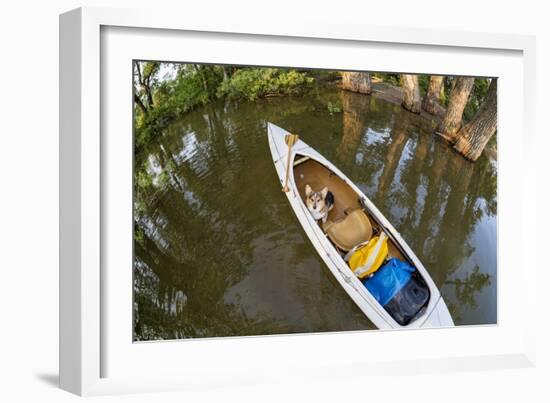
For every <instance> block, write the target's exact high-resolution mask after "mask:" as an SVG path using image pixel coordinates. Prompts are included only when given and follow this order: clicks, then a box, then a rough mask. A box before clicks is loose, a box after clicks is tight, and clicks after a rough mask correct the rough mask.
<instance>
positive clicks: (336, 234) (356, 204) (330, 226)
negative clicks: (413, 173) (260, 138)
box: [293, 155, 430, 326]
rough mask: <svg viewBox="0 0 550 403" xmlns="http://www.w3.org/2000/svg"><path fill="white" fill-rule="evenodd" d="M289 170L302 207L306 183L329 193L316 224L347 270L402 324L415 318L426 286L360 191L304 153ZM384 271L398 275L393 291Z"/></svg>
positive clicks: (424, 301)
mask: <svg viewBox="0 0 550 403" xmlns="http://www.w3.org/2000/svg"><path fill="white" fill-rule="evenodd" d="M293 171H294V180H295V183H296V187H297V189H298V192H299V194H300V198H301V199H302V201H303V203H304V207H305V208H306V209H307V195H306V185H309V186H310V187H311V189H312V190H313V191H315V192H319V191H321V190H322V189H324V188H325V187H326V188H328V190H329V191H330V192H331V193H332V194H333V196H334V204H333V206H332V208H331V209H330V211H329V212H328V217H327V219H326V221H325V222H324V223H323V222H322V221H321V220H319V221H318V225H319V227H320V228H321V229H322V231H323V232H324V233H325V235H326V237H327V238H328V240H329V241H330V243H331V244H332V245H333V246H334V249H336V251H337V252H338V253H339V254H340V256H341V257H342V259H344V261H345V262H346V264H347V266H348V268H349V269H350V270H351V272H352V273H353V274H354V275H355V276H357V277H358V278H359V279H360V280H361V282H362V283H363V284H364V285H365V287H366V288H367V289H368V290H369V292H370V293H371V294H372V295H373V296H375V297H376V299H377V301H378V302H379V303H380V304H381V305H382V306H383V307H384V309H385V310H386V311H387V312H388V313H389V314H390V315H391V316H392V317H393V319H394V320H395V321H396V322H398V323H399V324H400V325H402V326H406V325H407V324H409V323H411V322H412V321H414V320H415V319H417V318H418V317H420V316H421V315H422V314H423V313H424V311H425V309H426V307H427V305H428V302H429V298H430V291H429V287H428V286H427V284H426V281H425V280H424V279H423V277H422V276H421V275H420V273H419V272H418V270H417V269H416V268H415V267H414V265H413V263H412V261H411V259H410V258H409V257H408V256H407V255H406V254H405V252H404V251H403V248H402V247H401V246H400V245H399V244H398V243H397V242H396V241H395V240H394V238H393V237H392V235H391V234H389V233H388V232H387V231H386V229H385V228H384V227H383V226H382V225H381V224H380V223H379V221H378V220H377V219H376V217H375V215H374V214H373V213H372V212H371V211H370V210H369V208H368V206H367V204H366V202H365V201H364V200H362V199H361V197H360V195H359V194H358V193H356V192H355V190H353V188H352V187H351V186H350V185H349V184H348V183H347V182H346V181H345V180H343V179H342V178H341V177H340V176H339V175H337V174H335V173H334V172H332V171H331V170H330V169H329V168H327V167H326V166H325V165H323V164H321V163H319V162H317V161H316V160H314V159H312V158H310V157H308V156H303V155H296V156H295V158H294V164H293ZM360 252H361V253H363V254H364V256H361V253H360ZM384 276H386V277H387V278H391V279H394V278H395V279H398V280H399V279H400V281H401V283H402V284H401V283H399V284H397V283H395V281H394V285H393V288H395V289H398V291H399V292H397V291H396V293H395V295H390V294H391V293H389V291H392V290H393V289H392V290H389V291H388V289H387V284H388V282H387V279H384V278H383V277H384ZM396 281H397V280H396ZM378 283H380V284H385V285H384V287H386V289H383V290H380V286H378V285H377V284H378ZM398 286H399V287H400V288H399V287H398ZM386 291H388V292H386ZM393 291H395V290H393ZM388 295H389V296H391V298H388Z"/></svg>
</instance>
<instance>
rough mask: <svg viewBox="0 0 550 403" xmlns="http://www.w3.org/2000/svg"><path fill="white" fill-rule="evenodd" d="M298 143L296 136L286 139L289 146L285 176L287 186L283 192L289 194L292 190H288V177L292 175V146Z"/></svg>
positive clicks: (292, 135)
mask: <svg viewBox="0 0 550 403" xmlns="http://www.w3.org/2000/svg"><path fill="white" fill-rule="evenodd" d="M296 141H298V135H296V134H289V135H287V136H286V138H285V142H286V144H287V146H288V155H287V158H286V175H285V185H284V186H283V192H288V191H289V190H290V189H289V188H288V177H289V175H290V156H291V151H292V146H293V145H294V143H296Z"/></svg>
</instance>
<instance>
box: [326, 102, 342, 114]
mask: <svg viewBox="0 0 550 403" xmlns="http://www.w3.org/2000/svg"><path fill="white" fill-rule="evenodd" d="M327 109H328V112H329V113H330V114H331V115H332V114H333V113H341V112H342V105H340V103H339V102H335V103H332V102H331V101H328V103H327Z"/></svg>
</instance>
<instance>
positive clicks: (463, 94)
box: [436, 77, 474, 144]
mask: <svg viewBox="0 0 550 403" xmlns="http://www.w3.org/2000/svg"><path fill="white" fill-rule="evenodd" d="M473 86H474V78H473V77H457V78H455V79H454V80H453V89H452V90H451V95H450V97H449V105H448V106H447V111H446V112H445V116H444V117H443V119H442V120H441V122H440V123H439V126H438V127H437V130H436V132H437V134H438V135H440V136H441V137H443V138H444V139H445V140H447V141H449V142H450V143H452V144H454V143H455V141H456V139H457V136H456V134H457V133H458V131H459V130H460V127H461V126H462V114H463V113H464V108H465V107H466V103H467V102H468V97H469V96H470V92H471V91H472V88H473Z"/></svg>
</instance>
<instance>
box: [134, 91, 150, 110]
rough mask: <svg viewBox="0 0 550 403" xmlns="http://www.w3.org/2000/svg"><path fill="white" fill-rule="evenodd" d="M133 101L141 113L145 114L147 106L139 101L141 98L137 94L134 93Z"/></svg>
mask: <svg viewBox="0 0 550 403" xmlns="http://www.w3.org/2000/svg"><path fill="white" fill-rule="evenodd" d="M134 102H135V103H136V105H137V106H138V107H139V109H141V111H142V112H143V114H147V108H146V107H145V105H143V102H141V98H140V97H138V95H137V94H134Z"/></svg>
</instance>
